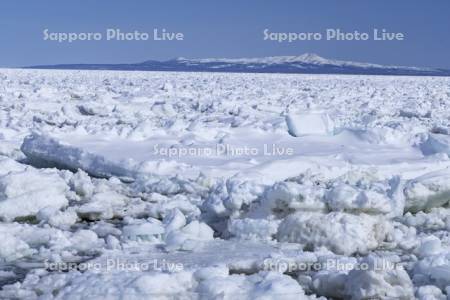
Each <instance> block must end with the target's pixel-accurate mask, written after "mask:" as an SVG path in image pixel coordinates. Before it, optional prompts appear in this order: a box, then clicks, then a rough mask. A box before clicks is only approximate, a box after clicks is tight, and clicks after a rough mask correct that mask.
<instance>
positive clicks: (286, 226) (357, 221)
mask: <svg viewBox="0 0 450 300" xmlns="http://www.w3.org/2000/svg"><path fill="white" fill-rule="evenodd" d="M391 230H392V228H391V225H390V224H389V223H388V222H387V221H386V220H385V219H384V218H382V217H378V216H371V215H366V214H360V215H353V214H348V213H341V212H331V213H329V214H322V213H305V212H298V213H295V214H292V215H290V216H288V217H287V218H286V219H285V220H284V221H283V222H282V223H281V224H280V227H279V228H278V234H277V237H278V240H279V241H281V242H292V243H300V244H302V245H303V246H304V248H305V249H306V250H314V249H317V248H319V247H326V248H327V249H329V250H331V251H333V252H335V253H337V254H345V255H351V254H354V253H367V252H368V251H370V250H373V249H376V248H377V247H379V246H380V245H381V244H382V243H383V241H384V240H385V239H386V237H387V235H388V234H389V233H390V231H391Z"/></svg>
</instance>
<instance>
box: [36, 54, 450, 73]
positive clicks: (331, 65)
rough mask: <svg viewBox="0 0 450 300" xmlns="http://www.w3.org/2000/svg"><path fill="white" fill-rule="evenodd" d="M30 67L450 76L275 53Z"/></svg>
mask: <svg viewBox="0 0 450 300" xmlns="http://www.w3.org/2000/svg"><path fill="white" fill-rule="evenodd" d="M27 68H30V69H75V70H126V71H182V72H238V73H293V74H361V75H364V74H367V75H416V76H450V70H446V69H437V68H420V67H403V66H385V65H378V64H371V63H359V62H351V61H341V60H333V59H326V58H323V57H320V56H318V55H316V54H311V53H306V54H303V55H300V56H273V57H262V58H207V59H187V58H176V59H172V60H167V61H155V60H149V61H145V62H142V63H135V64H63V65H46V66H31V67H27Z"/></svg>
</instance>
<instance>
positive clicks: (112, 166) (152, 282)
mask: <svg viewBox="0 0 450 300" xmlns="http://www.w3.org/2000/svg"><path fill="white" fill-rule="evenodd" d="M0 108H1V109H0V298H1V299H405V300H406V299H414V298H417V299H423V300H425V299H450V235H449V232H450V208H449V201H450V159H449V154H450V78H445V77H390V76H346V75H283V74H231V73H229V74H226V73H182V72H180V73H169V72H167V73H164V72H121V71H55V70H45V71H44V70H20V69H15V70H12V69H3V70H0Z"/></svg>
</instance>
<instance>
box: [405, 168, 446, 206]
mask: <svg viewBox="0 0 450 300" xmlns="http://www.w3.org/2000/svg"><path fill="white" fill-rule="evenodd" d="M404 193H405V201H406V203H405V209H406V210H407V211H411V212H418V211H420V210H429V209H430V208H432V207H440V206H443V205H445V204H446V203H448V202H449V201H450V169H444V170H440V171H434V172H430V173H427V174H425V175H422V176H420V177H417V178H415V179H412V180H410V181H408V182H407V183H406V186H405V191H404Z"/></svg>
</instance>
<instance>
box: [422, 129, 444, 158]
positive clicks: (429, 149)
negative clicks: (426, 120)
mask: <svg viewBox="0 0 450 300" xmlns="http://www.w3.org/2000/svg"><path fill="white" fill-rule="evenodd" d="M420 149H421V150H422V153H423V154H425V155H432V154H436V153H445V154H447V155H450V136H449V135H444V134H433V133H431V134H430V135H429V136H428V139H427V140H426V141H425V142H423V143H422V144H421V145H420Z"/></svg>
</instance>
